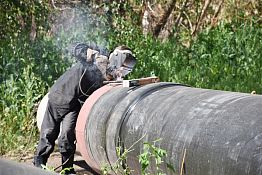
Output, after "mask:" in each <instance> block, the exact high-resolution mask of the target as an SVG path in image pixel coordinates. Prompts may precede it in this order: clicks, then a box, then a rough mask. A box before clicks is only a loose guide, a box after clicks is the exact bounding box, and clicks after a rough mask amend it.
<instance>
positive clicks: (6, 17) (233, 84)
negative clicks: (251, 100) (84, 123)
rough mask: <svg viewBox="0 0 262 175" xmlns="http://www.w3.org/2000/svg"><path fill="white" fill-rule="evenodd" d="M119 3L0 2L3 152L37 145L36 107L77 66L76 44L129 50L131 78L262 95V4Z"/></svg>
mask: <svg viewBox="0 0 262 175" xmlns="http://www.w3.org/2000/svg"><path fill="white" fill-rule="evenodd" d="M76 2H78V1H76ZM119 2H122V1H121V0H119V1H112V2H111V1H110V2H109V3H108V4H107V3H101V2H100V1H99V2H98V1H97V2H96V1H92V2H90V3H85V4H84V5H83V4H80V5H79V4H78V3H80V2H78V3H73V2H72V3H69V2H67V1H57V2H54V1H52V2H51V1H50V2H49V1H47V0H42V1H33V0H24V1H7V0H4V1H3V2H1V6H0V22H1V23H0V24H1V29H0V62H1V64H0V83H1V84H0V89H1V91H0V95H1V99H0V100H1V101H0V140H1V143H0V154H1V155H2V154H5V153H7V152H8V151H11V150H17V151H19V150H30V149H32V148H33V146H34V144H35V143H36V139H37V135H38V132H37V128H36V119H35V112H36V104H37V103H38V102H39V101H40V100H41V98H42V97H43V96H44V95H45V94H46V93H47V91H48V88H49V87H50V86H51V85H52V83H53V82H54V81H55V80H56V79H57V78H58V77H59V76H60V75H61V74H62V73H63V72H64V71H65V70H66V69H67V68H68V67H69V66H70V65H71V64H72V62H73V60H72V59H71V58H70V57H69V56H68V54H67V53H66V48H67V45H68V44H69V43H71V42H74V41H83V42H86V41H95V42H97V43H99V44H100V45H103V46H105V47H108V48H110V49H112V48H114V47H115V46H117V45H119V44H126V45H128V46H129V47H131V48H132V49H133V50H134V52H135V54H136V57H137V58H138V60H139V61H138V64H137V66H136V68H135V70H134V72H133V73H132V74H131V75H130V77H129V78H139V77H146V76H151V75H156V76H159V77H160V79H161V80H162V81H173V82H179V83H184V84H188V85H191V86H193V87H200V88H210V89H219V90H229V91H238V92H247V93H250V92H251V91H253V90H255V91H256V92H257V93H258V94H261V93H262V77H261V76H262V74H261V72H262V55H261V54H262V53H261V50H262V27H261V21H262V20H261V17H262V16H261V12H262V10H261V9H262V5H261V4H260V3H259V2H253V1H241V0H237V1H234V2H233V1H231V0H228V1H225V2H224V1H212V3H211V2H210V1H208V0H206V1H189V0H188V1H187V0H184V1H182V0H180V1H175V4H172V2H173V1H165V2H166V3H165V4H164V3H163V2H162V1H150V2H151V3H149V2H148V3H146V4H145V3H144V4H143V3H142V1H139V0H137V1H132V0H130V1H126V3H119ZM143 2H144V1H143ZM219 2H222V4H220V3H219ZM235 2H236V3H235ZM248 2H249V3H248ZM161 3H162V4H161ZM223 3H224V4H223ZM216 9H218V10H216ZM231 9H235V10H231ZM146 10H150V12H152V13H149V14H151V16H150V17H151V18H150V19H152V20H151V21H150V20H149V21H147V22H148V23H149V24H150V28H149V29H148V30H147V31H145V29H146V27H145V26H142V25H141V23H142V20H143V17H145V11H146ZM221 11H223V13H222V12H221ZM156 14H159V15H156ZM169 19H171V20H169ZM169 24H171V25H169ZM164 25H165V26H164ZM168 26H169V27H168ZM170 26H171V27H170ZM167 31H169V32H167ZM166 33H167V34H166Z"/></svg>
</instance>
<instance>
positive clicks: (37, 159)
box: [33, 156, 47, 168]
mask: <svg viewBox="0 0 262 175" xmlns="http://www.w3.org/2000/svg"><path fill="white" fill-rule="evenodd" d="M46 162H47V159H45V158H43V157H42V156H34V160H33V164H34V166H35V167H38V168H43V167H42V165H44V166H45V165H46Z"/></svg>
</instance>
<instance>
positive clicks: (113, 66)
mask: <svg viewBox="0 0 262 175" xmlns="http://www.w3.org/2000/svg"><path fill="white" fill-rule="evenodd" d="M135 64H136V58H135V57H134V56H133V53H132V51H131V50H130V49H129V48H128V47H125V46H119V47H117V48H116V49H115V50H114V51H113V52H112V53H111V54H110V56H109V66H108V69H107V74H108V75H110V76H112V77H113V79H119V78H120V79H121V78H123V77H125V76H126V75H127V74H128V73H130V72H131V71H132V70H133V68H134V66H135Z"/></svg>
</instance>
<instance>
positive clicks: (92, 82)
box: [34, 43, 136, 174]
mask: <svg viewBox="0 0 262 175" xmlns="http://www.w3.org/2000/svg"><path fill="white" fill-rule="evenodd" d="M72 55H73V56H74V57H75V58H76V60H77V63H76V64H75V65H74V66H72V67H71V68H70V69H69V70H67V71H66V72H65V73H64V74H63V75H62V76H61V77H60V78H59V79H58V80H57V81H56V82H55V84H54V85H53V86H52V87H51V89H50V91H49V96H48V97H49V100H48V104H47V109H46V112H45V115H44V118H43V122H42V126H41V131H40V139H39V143H38V146H37V150H36V154H35V156H34V165H35V166H36V167H40V168H41V167H42V165H46V163H47V160H48V158H49V156H50V154H51V153H52V152H53V150H54V146H55V140H56V139H57V137H58V136H59V133H60V136H59V138H58V147H59V151H60V153H61V156H62V169H63V170H66V171H65V174H76V173H75V171H74V169H73V161H74V153H75V149H76V145H75V140H76V136H75V126H76V120H77V116H78V113H79V112H80V108H81V104H80V101H82V102H84V101H85V100H86V99H87V98H88V96H90V95H91V94H92V93H93V92H94V91H95V90H97V89H98V88H100V87H101V86H102V85H103V81H105V80H115V79H117V78H121V77H124V76H126V75H127V74H128V73H129V72H131V71H132V69H133V67H134V65H135V63H136V59H135V57H134V56H133V54H132V52H131V50H130V49H129V48H128V47H125V46H119V47H117V48H116V49H115V50H114V51H113V52H112V53H111V54H110V55H109V58H108V54H107V52H106V51H105V50H102V49H99V48H98V47H97V46H91V45H87V44H83V43H78V44H75V45H74V46H73V47H72ZM60 124H61V125H62V127H61V132H60Z"/></svg>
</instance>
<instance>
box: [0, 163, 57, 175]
mask: <svg viewBox="0 0 262 175" xmlns="http://www.w3.org/2000/svg"><path fill="white" fill-rule="evenodd" d="M15 174H17V175H18V174H19V175H29V174H30V175H55V174H56V173H53V172H47V171H45V170H42V169H40V168H36V167H33V166H29V165H26V164H22V163H17V162H14V161H10V160H5V159H0V175H15Z"/></svg>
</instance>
